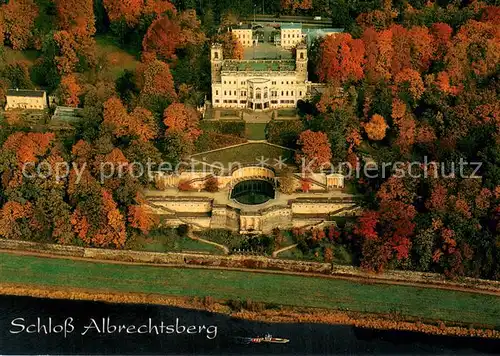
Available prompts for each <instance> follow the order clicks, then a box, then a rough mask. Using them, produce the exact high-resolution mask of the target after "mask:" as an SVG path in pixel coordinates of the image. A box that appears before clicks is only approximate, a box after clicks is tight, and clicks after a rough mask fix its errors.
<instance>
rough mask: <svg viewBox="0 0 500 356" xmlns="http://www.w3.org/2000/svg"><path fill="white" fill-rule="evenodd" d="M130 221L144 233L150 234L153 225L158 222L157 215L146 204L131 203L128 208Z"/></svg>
mask: <svg viewBox="0 0 500 356" xmlns="http://www.w3.org/2000/svg"><path fill="white" fill-rule="evenodd" d="M128 222H129V223H130V226H131V227H133V228H136V229H139V230H140V231H141V232H142V233H143V234H146V235H147V234H148V233H149V231H150V230H151V228H152V227H154V226H155V225H156V224H157V223H158V219H157V218H156V215H154V214H153V212H152V211H151V209H150V208H149V207H147V206H145V205H131V206H130V207H129V208H128Z"/></svg>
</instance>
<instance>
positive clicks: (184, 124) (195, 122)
mask: <svg viewBox="0 0 500 356" xmlns="http://www.w3.org/2000/svg"><path fill="white" fill-rule="evenodd" d="M163 118H164V120H163V122H164V123H165V125H166V126H167V131H166V132H165V135H167V136H168V135H170V134H176V133H177V134H181V135H182V136H183V137H184V138H185V139H187V140H189V141H191V142H192V141H194V140H196V139H197V138H198V136H200V135H201V133H202V131H201V130H200V128H199V121H200V116H199V115H198V112H197V111H196V110H195V109H193V108H192V107H190V106H187V105H184V104H181V103H173V104H171V105H169V106H168V108H166V109H165V111H164V113H163Z"/></svg>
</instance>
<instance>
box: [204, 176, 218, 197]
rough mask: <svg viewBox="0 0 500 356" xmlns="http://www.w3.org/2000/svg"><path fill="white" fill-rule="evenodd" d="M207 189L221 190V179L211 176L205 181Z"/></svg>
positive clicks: (213, 191) (211, 190)
mask: <svg viewBox="0 0 500 356" xmlns="http://www.w3.org/2000/svg"><path fill="white" fill-rule="evenodd" d="M204 188H205V190H206V191H207V192H210V193H215V192H218V191H219V181H218V180H217V178H215V177H210V178H208V179H207V180H206V181H205V186H204Z"/></svg>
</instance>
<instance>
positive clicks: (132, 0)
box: [103, 0, 144, 25]
mask: <svg viewBox="0 0 500 356" xmlns="http://www.w3.org/2000/svg"><path fill="white" fill-rule="evenodd" d="M103 4H104V8H105V9H106V12H107V14H108V17H109V20H110V21H112V22H114V21H118V20H120V19H122V18H123V19H124V20H125V21H126V23H127V24H128V25H133V24H136V23H137V21H138V20H139V16H140V15H141V12H142V7H143V6H144V0H126V1H123V0H104V1H103Z"/></svg>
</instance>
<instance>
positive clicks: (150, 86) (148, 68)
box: [138, 60, 177, 100]
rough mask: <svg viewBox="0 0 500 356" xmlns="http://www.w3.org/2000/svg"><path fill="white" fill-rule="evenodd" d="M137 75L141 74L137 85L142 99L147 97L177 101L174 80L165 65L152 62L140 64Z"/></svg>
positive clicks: (160, 62)
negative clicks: (159, 97)
mask: <svg viewBox="0 0 500 356" xmlns="http://www.w3.org/2000/svg"><path fill="white" fill-rule="evenodd" d="M139 73H140V74H142V75H140V80H139V83H138V84H139V88H140V89H141V97H142V98H143V99H144V98H146V97H148V96H161V97H164V98H167V99H170V100H175V99H177V94H176V93H175V88H174V79H173V77H172V74H171V73H170V67H169V65H168V64H167V63H165V62H162V61H158V60H153V61H151V62H148V63H146V64H142V65H141V67H140V68H139Z"/></svg>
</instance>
